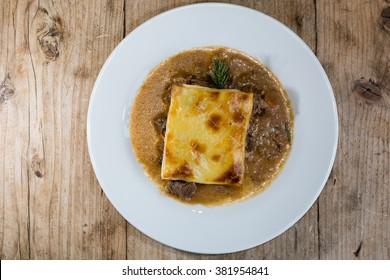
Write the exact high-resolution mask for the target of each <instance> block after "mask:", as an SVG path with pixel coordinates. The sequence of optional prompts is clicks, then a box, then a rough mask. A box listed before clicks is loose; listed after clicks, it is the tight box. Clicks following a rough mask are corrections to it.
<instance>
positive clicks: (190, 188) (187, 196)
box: [166, 180, 197, 200]
mask: <svg viewBox="0 0 390 280" xmlns="http://www.w3.org/2000/svg"><path fill="white" fill-rule="evenodd" d="M196 189H197V185H196V184H195V183H193V182H185V181H179V180H174V181H169V182H168V184H167V186H166V191H167V192H168V193H170V194H174V195H177V196H178V197H179V198H180V199H183V200H191V198H192V197H193V196H194V194H195V191H196Z"/></svg>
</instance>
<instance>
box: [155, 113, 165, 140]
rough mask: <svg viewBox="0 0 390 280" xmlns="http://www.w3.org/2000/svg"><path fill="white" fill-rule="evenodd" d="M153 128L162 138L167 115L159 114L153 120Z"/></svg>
mask: <svg viewBox="0 0 390 280" xmlns="http://www.w3.org/2000/svg"><path fill="white" fill-rule="evenodd" d="M153 123H154V128H155V129H156V131H157V132H158V133H159V134H161V135H162V136H164V135H165V130H166V128H167V115H166V114H160V115H158V116H157V117H155V118H154V120H153Z"/></svg>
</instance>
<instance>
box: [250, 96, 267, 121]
mask: <svg viewBox="0 0 390 280" xmlns="http://www.w3.org/2000/svg"><path fill="white" fill-rule="evenodd" d="M268 109H269V105H268V104H267V103H266V102H265V101H264V99H263V96H262V95H261V94H254V95H253V108H252V115H253V116H263V115H264V114H265V113H266V112H267V110H268Z"/></svg>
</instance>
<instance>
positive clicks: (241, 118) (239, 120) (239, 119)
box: [233, 110, 245, 123]
mask: <svg viewBox="0 0 390 280" xmlns="http://www.w3.org/2000/svg"><path fill="white" fill-rule="evenodd" d="M244 120H245V116H244V114H243V113H242V111H241V110H236V111H235V112H234V113H233V121H234V122H237V123H242V122H243V121H244Z"/></svg>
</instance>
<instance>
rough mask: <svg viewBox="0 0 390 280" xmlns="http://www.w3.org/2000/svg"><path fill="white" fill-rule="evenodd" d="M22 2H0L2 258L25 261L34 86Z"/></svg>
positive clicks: (28, 254)
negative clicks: (31, 108)
mask: <svg viewBox="0 0 390 280" xmlns="http://www.w3.org/2000/svg"><path fill="white" fill-rule="evenodd" d="M23 4H24V3H21V5H19V8H17V7H16V3H15V2H11V1H1V2H0V11H1V16H0V50H1V52H0V184H1V185H0V203H1V207H0V247H1V252H0V259H28V258H29V257H30V246H29V211H28V210H29V207H28V205H29V200H28V198H29V192H30V189H29V177H28V163H27V157H28V143H29V118H30V116H29V95H28V89H29V88H30V87H32V86H33V84H31V81H29V79H28V76H29V75H31V74H32V72H33V70H32V68H31V63H30V57H29V55H28V40H27V39H26V37H25V33H23V32H16V29H17V28H18V26H23V22H25V21H26V20H27V14H26V13H24V12H23V10H24V9H25V8H26V6H25V5H23Z"/></svg>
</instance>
